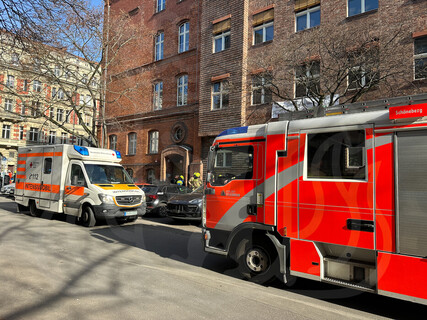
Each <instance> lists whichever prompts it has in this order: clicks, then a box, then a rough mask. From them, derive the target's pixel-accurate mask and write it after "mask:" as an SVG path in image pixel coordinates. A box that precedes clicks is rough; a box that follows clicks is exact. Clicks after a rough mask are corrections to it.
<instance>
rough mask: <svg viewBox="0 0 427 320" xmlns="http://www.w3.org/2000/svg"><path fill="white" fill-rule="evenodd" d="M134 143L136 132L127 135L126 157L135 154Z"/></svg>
mask: <svg viewBox="0 0 427 320" xmlns="http://www.w3.org/2000/svg"><path fill="white" fill-rule="evenodd" d="M136 141H137V135H136V132H131V133H129V134H128V155H135V154H136Z"/></svg>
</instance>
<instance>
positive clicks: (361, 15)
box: [346, 8, 378, 21]
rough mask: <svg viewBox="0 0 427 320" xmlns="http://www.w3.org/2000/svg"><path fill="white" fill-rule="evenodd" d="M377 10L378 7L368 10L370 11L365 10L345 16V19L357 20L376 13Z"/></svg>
mask: <svg viewBox="0 0 427 320" xmlns="http://www.w3.org/2000/svg"><path fill="white" fill-rule="evenodd" d="M377 12H378V8H377V9H374V10H370V11H366V12H362V13H358V14H355V15H354V16H349V17H347V18H346V20H347V21H351V20H357V19H359V18H362V17H364V16H369V15H371V14H374V13H377Z"/></svg>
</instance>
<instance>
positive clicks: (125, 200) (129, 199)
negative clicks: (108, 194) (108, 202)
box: [116, 196, 141, 206]
mask: <svg viewBox="0 0 427 320" xmlns="http://www.w3.org/2000/svg"><path fill="white" fill-rule="evenodd" d="M116 202H117V204H119V205H122V206H131V205H136V204H139V203H141V196H117V197H116Z"/></svg>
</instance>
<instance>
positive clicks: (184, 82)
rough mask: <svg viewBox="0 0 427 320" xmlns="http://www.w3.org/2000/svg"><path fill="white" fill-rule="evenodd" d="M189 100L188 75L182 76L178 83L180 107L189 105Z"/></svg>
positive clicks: (178, 103) (178, 102)
mask: <svg viewBox="0 0 427 320" xmlns="http://www.w3.org/2000/svg"><path fill="white" fill-rule="evenodd" d="M187 99H188V75H186V74H185V75H182V76H181V77H179V78H178V81H177V102H176V104H177V105H178V106H185V105H187Z"/></svg>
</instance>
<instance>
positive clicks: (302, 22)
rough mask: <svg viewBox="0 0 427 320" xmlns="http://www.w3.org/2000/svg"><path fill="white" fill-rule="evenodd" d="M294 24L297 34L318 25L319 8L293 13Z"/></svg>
mask: <svg viewBox="0 0 427 320" xmlns="http://www.w3.org/2000/svg"><path fill="white" fill-rule="evenodd" d="M295 22H296V31H297V32H298V31H301V30H305V29H310V28H313V27H316V26H318V25H320V6H315V7H312V8H308V9H305V10H303V11H300V12H297V13H295Z"/></svg>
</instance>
